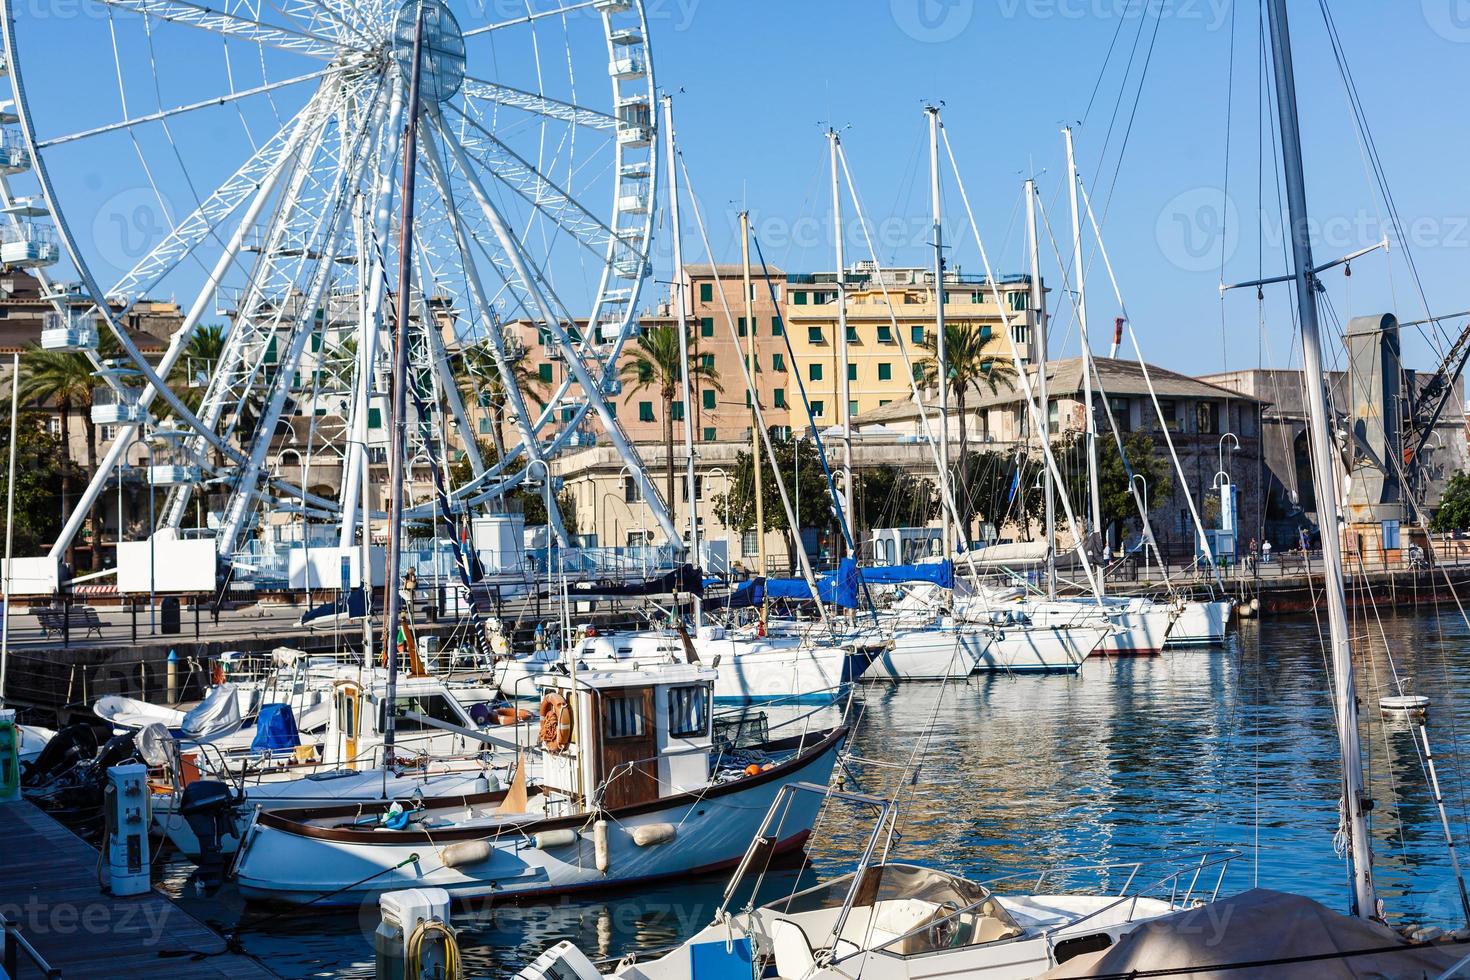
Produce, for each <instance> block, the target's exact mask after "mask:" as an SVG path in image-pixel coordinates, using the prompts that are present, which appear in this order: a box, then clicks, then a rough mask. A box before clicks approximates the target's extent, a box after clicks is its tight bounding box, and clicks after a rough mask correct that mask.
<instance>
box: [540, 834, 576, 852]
mask: <svg viewBox="0 0 1470 980" xmlns="http://www.w3.org/2000/svg"><path fill="white" fill-rule="evenodd" d="M580 837H581V835H580V834H578V833H577V832H576V831H575V830H571V829H565V830H543V831H541V832H540V833H539V834H534V835H532V837H531V843H533V844H535V845H536V848H537V849H538V850H542V851H544V850H547V849H548V848H552V847H566V846H568V845H569V844H575V843H577V840H578V839H579V838H580Z"/></svg>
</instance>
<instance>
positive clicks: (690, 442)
mask: <svg viewBox="0 0 1470 980" xmlns="http://www.w3.org/2000/svg"><path fill="white" fill-rule="evenodd" d="M664 155H665V156H666V157H667V158H668V168H669V223H670V225H671V227H672V229H673V235H674V278H673V280H672V281H673V285H672V287H671V288H672V289H673V291H674V322H675V324H676V327H677V329H678V331H679V362H680V363H681V364H682V365H683V370H681V371H680V375H681V377H680V382H681V384H682V385H683V389H682V394H683V396H684V445H685V446H686V447H687V448H688V450H689V451H688V452H687V453H685V454H684V481H685V485H686V487H687V488H688V496H689V554H690V556H691V557H690V559H689V560H690V561H692V562H693V563H694V566H695V567H696V568H698V567H700V557H699V494H698V493H696V490H697V488H698V485H699V484H698V478H697V477H696V475H695V472H694V454H695V448H694V446H695V443H694V386H693V385H692V384H691V383H690V376H689V374H690V361H689V321H688V316H687V314H686V312H685V309H684V282H685V280H684V243H683V239H682V237H681V236H680V234H679V164H678V162H677V160H676V159H675V158H674V99H673V96H670V95H665V96H664ZM669 506H670V507H673V506H674V502H673V501H672V500H670V501H669ZM702 606H703V603H702V601H701V600H700V597H699V593H698V592H695V593H694V625H695V627H696V628H697V627H698V626H699V624H700V620H701V618H702V615H703V611H704V610H703V608H702Z"/></svg>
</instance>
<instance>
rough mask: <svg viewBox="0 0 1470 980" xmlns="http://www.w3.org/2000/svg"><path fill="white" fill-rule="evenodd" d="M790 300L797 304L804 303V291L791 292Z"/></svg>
mask: <svg viewBox="0 0 1470 980" xmlns="http://www.w3.org/2000/svg"><path fill="white" fill-rule="evenodd" d="M791 302H792V303H794V304H795V305H797V306H805V305H806V293H792V294H791Z"/></svg>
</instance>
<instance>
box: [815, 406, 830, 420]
mask: <svg viewBox="0 0 1470 980" xmlns="http://www.w3.org/2000/svg"><path fill="white" fill-rule="evenodd" d="M826 414H827V406H826V404H824V403H823V402H812V418H814V419H819V418H822V417H823V416H824V415H826Z"/></svg>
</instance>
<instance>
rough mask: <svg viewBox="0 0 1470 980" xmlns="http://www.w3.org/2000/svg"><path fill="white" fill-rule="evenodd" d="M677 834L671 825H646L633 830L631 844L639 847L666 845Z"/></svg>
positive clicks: (676, 830)
mask: <svg viewBox="0 0 1470 980" xmlns="http://www.w3.org/2000/svg"><path fill="white" fill-rule="evenodd" d="M677 834H678V829H677V828H676V827H675V826H674V825H673V824H671V823H646V824H644V825H643V826H641V827H634V828H633V843H635V844H637V845H638V846H639V847H653V846H654V845H655V844H667V843H668V842H669V841H671V840H673V839H674V837H675V836H676V835H677Z"/></svg>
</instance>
